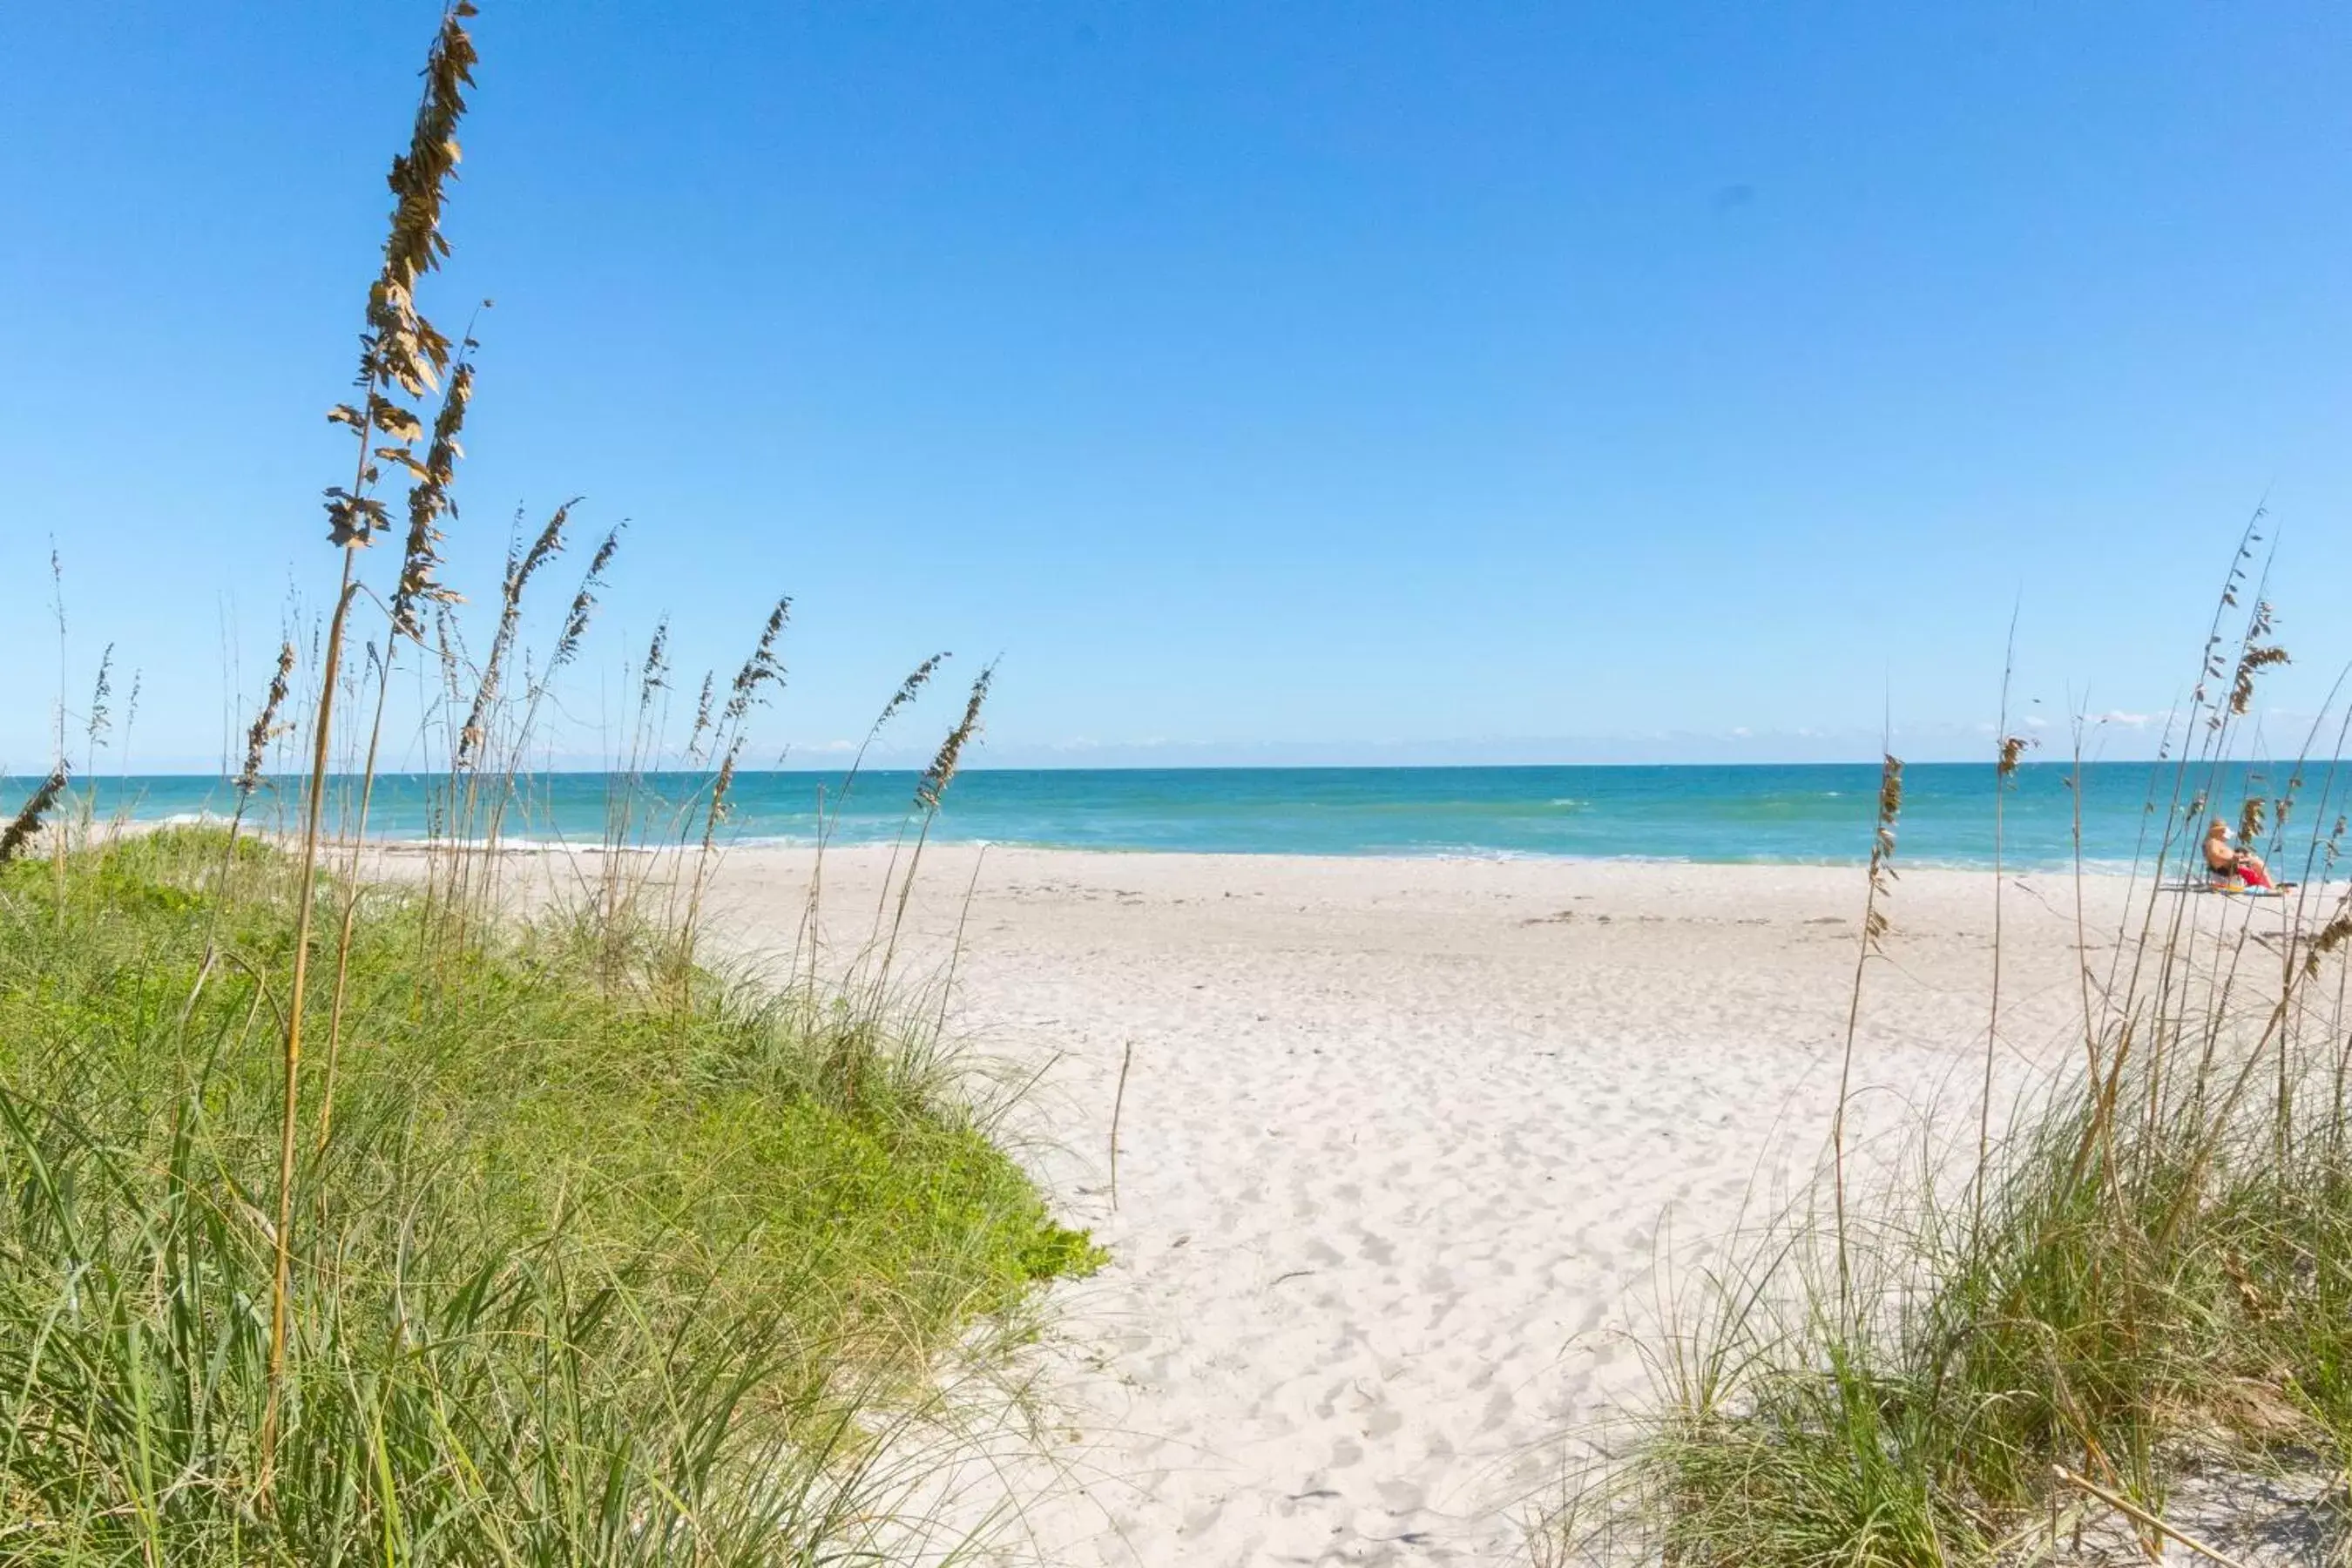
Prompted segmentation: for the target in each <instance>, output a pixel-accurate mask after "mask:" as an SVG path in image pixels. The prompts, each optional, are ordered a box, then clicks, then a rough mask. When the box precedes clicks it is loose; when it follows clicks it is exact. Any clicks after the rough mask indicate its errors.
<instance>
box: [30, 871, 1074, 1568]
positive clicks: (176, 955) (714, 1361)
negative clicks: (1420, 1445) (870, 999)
mask: <svg viewBox="0 0 2352 1568" xmlns="http://www.w3.org/2000/svg"><path fill="white" fill-rule="evenodd" d="M62 866H63V869H64V875H63V876H62V877H60V876H58V875H57V874H56V872H57V867H55V866H53V865H50V864H44V863H40V862H37V861H19V862H18V863H16V864H14V865H11V866H9V867H7V868H5V872H0V1181H4V1182H5V1192H6V1194H8V1201H7V1203H6V1204H5V1205H0V1494H5V1504H0V1516H5V1523H0V1553H5V1555H6V1557H7V1558H8V1560H9V1561H12V1562H38V1563H69V1562H71V1563H83V1562H90V1563H95V1562H142V1561H143V1562H152V1563H205V1562H219V1563H229V1562H239V1563H245V1562H253V1561H277V1562H288V1563H297V1562H299V1563H325V1562H334V1561H346V1560H354V1559H359V1558H365V1559H367V1560H372V1561H379V1562H393V1561H397V1562H402V1563H427V1562H452V1563H503V1562H530V1563H540V1562H545V1563H553V1562H563V1563H585V1562H595V1563H607V1562H609V1563H635V1562H681V1563H731V1562H743V1563H753V1562H756V1563H785V1562H802V1561H809V1562H816V1561H836V1560H854V1559H850V1558H847V1557H843V1556H836V1555H832V1554H836V1553H845V1552H851V1551H854V1550H856V1549H860V1548H861V1546H870V1545H872V1544H873V1543H875V1542H883V1541H887V1540H890V1539H893V1537H892V1535H891V1532H892V1531H900V1532H901V1533H903V1532H904V1531H908V1530H910V1529H917V1528H919V1523H920V1521H910V1520H908V1519H905V1518H901V1517H897V1510H895V1509H894V1504H895V1503H897V1502H898V1501H900V1500H902V1499H903V1498H904V1497H905V1496H907V1495H910V1494H911V1489H912V1488H913V1487H914V1486H915V1485H916V1483H917V1482H918V1481H919V1475H917V1474H913V1473H908V1472H907V1471H905V1470H904V1469H903V1468H898V1469H890V1468H885V1467H886V1465H887V1466H899V1467H903V1466H904V1464H905V1462H906V1461H905V1458H904V1456H905V1453H906V1452H907V1447H906V1445H904V1444H899V1445H898V1446H897V1457H896V1458H891V1457H890V1456H891V1455H892V1452H893V1444H892V1442H891V1440H890V1434H891V1432H892V1431H893V1429H894V1428H895V1427H897V1426H900V1425H902V1424H904V1423H906V1422H908V1421H913V1420H919V1419H921V1418H922V1417H923V1413H924V1412H925V1411H926V1409H927V1407H928V1406H929V1404H930V1403H931V1402H932V1401H933V1400H934V1399H935V1398H936V1396H937V1388H936V1385H935V1383H934V1377H935V1374H936V1373H937V1371H938V1368H939V1367H940V1364H941V1363H942V1362H943V1359H944V1358H946V1357H947V1355H948V1352H950V1350H951V1349H952V1348H953V1347H955V1346H956V1345H957V1344H958V1343H959V1342H960V1341H968V1340H969V1338H970V1336H971V1332H972V1330H973V1328H974V1326H975V1325H978V1324H988V1323H993V1324H995V1325H996V1326H997V1328H998V1329H999V1331H1014V1332H1017V1331H1018V1330H1019V1328H1020V1325H1021V1321H1022V1314H1021V1308H1022V1306H1023V1304H1024V1300H1026V1298H1027V1295H1028V1292H1029V1289H1030V1287H1031V1286H1032V1285H1033V1284H1034V1283H1035V1282H1037V1281H1039V1280H1042V1279H1049V1278H1052V1277H1054V1276H1056V1275H1058V1274H1063V1273H1067V1272H1072V1271H1083V1270H1084V1269H1086V1268H1089V1267H1091V1265H1092V1263H1093V1261H1094V1258H1095V1257H1096V1254H1095V1253H1094V1250H1093V1248H1092V1247H1090V1245H1089V1244H1088V1243H1087V1241H1086V1239H1085V1237H1083V1236H1081V1235H1079V1234H1077V1233H1075V1232H1072V1231H1068V1230H1066V1229H1064V1228H1062V1227H1060V1226H1057V1225H1055V1223H1054V1222H1053V1220H1052V1219H1051V1217H1050V1216H1049V1215H1048V1214H1047V1213H1046V1211H1045V1205H1044V1204H1043V1203H1042V1201H1041V1199H1040V1197H1039V1195H1038V1194H1037V1193H1036V1191H1035V1189H1034V1187H1033V1186H1032V1185H1031V1184H1030V1183H1029V1181H1028V1180H1027V1178H1026V1177H1025V1176H1024V1174H1023V1173H1021V1172H1020V1171H1019V1170H1018V1169H1017V1168H1016V1167H1015V1166H1014V1165H1013V1163H1011V1162H1010V1160H1008V1159H1007V1158H1006V1156H1005V1155H1004V1154H1003V1153H1002V1152H999V1151H998V1150H997V1149H996V1148H995V1147H994V1146H992V1144H991V1142H989V1140H988V1138H987V1136H986V1134H985V1131H984V1129H983V1128H982V1126H981V1125H979V1124H978V1123H977V1122H976V1121H974V1119H973V1118H972V1116H971V1114H970V1113H968V1112H967V1111H966V1110H963V1109H962V1108H961V1105H960V1103H959V1101H958V1100H957V1099H956V1097H955V1094H954V1091H953V1087H952V1083H951V1081H950V1079H948V1078H947V1077H945V1076H943V1068H941V1067H940V1060H939V1056H938V1053H937V1052H936V1051H935V1050H933V1049H931V1048H930V1047H929V1042H927V1041H925V1040H923V1039H921V1038H919V1037H918V1036H917V1035H915V1034H913V1033H910V1031H919V1030H920V1029H922V1028H923V1025H922V1023H921V1021H920V1017H919V1016H892V1015H890V1014H888V1013H887V1012H873V1011H866V1012H856V1011H852V1010H851V1009H850V1008H848V1007H847V1006H846V1005H839V1004H832V1003H824V1004H820V1005H817V1006H815V1007H814V1008H812V1007H810V1006H808V1005H806V1004H805V1003H804V1002H803V1001H802V1000H799V999H797V998H798V997H799V996H800V995H801V994H800V993H796V992H790V991H787V992H782V993H773V994H771V993H767V992H763V991H761V990H759V989H757V988H753V987H747V986H743V985H740V984H729V983H728V982H726V981H725V980H724V979H722V978H721V977H720V976H719V975H718V974H716V973H711V972H709V971H708V970H704V969H699V968H698V969H697V970H696V971H695V972H694V973H693V974H692V978H691V984H690V988H689V991H688V995H687V997H686V999H685V1001H684V1004H683V1005H681V1004H680V1001H679V998H678V995H677V984H676V976H675V973H673V972H672V971H671V970H670V969H669V968H667V967H666V966H664V967H656V966H655V965H654V963H653V960H654V954H653V952H652V950H651V948H650V947H649V948H648V949H647V950H646V952H647V958H648V966H647V967H646V969H644V970H641V971H640V972H638V973H634V974H632V973H615V972H614V968H613V966H612V964H611V962H610V957H611V954H610V950H609V947H608V946H604V945H590V944H583V943H582V942H580V940H579V936H580V933H579V931H577V929H576V928H575V927H574V926H573V925H572V923H570V922H569V921H554V920H551V921H545V922H541V923H540V924H538V925H525V924H519V923H511V922H509V923H485V924H483V925H481V926H479V927H478V928H476V932H477V934H476V935H475V936H473V937H472V938H471V939H470V940H469V941H468V942H467V944H466V945H465V946H463V947H462V948H458V949H453V948H452V947H450V946H449V945H448V944H447V943H446V941H439V940H435V941H426V940H423V939H424V938H425V936H426V935H427V932H426V929H425V925H424V923H423V922H424V919H425V900H424V898H423V896H422V894H421V893H420V892H419V891H418V890H416V889H403V888H399V887H369V888H367V889H363V890H362V892H361V894H360V896H359V899H358V908H359V910H360V915H359V918H358V919H357V920H356V921H354V922H353V925H352V939H351V942H350V944H349V962H348V985H347V989H346V998H345V1001H344V1004H343V1006H344V1019H343V1028H344V1032H345V1037H346V1040H347V1044H346V1046H345V1047H344V1051H343V1054H342V1060H341V1089H340V1099H339V1109H338V1113H337V1115H336V1117H335V1120H334V1122H333V1124H332V1127H331V1130H330V1131H329V1132H328V1133H327V1134H326V1136H325V1137H324V1138H323V1140H320V1141H316V1142H314V1141H312V1140H311V1139H309V1138H306V1139H304V1140H302V1141H301V1142H300V1144H299V1150H298V1169H297V1172H296V1190H297V1192H298V1193H299V1199H300V1201H299V1204H298V1205H297V1214H296V1223H297V1232H296V1236H295V1237H294V1238H293V1245H292V1247H291V1253H292V1257H293V1258H294V1269H293V1277H294V1289H292V1291H291V1292H290V1295H289V1301H290V1321H289V1331H288V1352H287V1357H286V1367H287V1372H286V1380H287V1381H286V1388H285V1394H284V1402H285V1415H284V1417H283V1421H282V1426H281V1428H280V1431H279V1432H278V1434H276V1435H275V1436H276V1437H277V1441H278V1451H277V1453H276V1454H275V1455H274V1456H273V1455H270V1454H268V1453H267V1452H265V1450H264V1448H263V1447H262V1443H261V1436H262V1430H263V1423H264V1419H265V1415H266V1410H267V1407H268V1392H269V1383H270V1379H269V1361H270V1358H269V1354H268V1350H269V1325H270V1298H271V1289H272V1274H273V1270H274V1263H275V1245H274V1244H275V1240H276V1237H275V1236H274V1235H273V1230H272V1217H271V1214H270V1210H271V1208H272V1201H271V1200H272V1198H273V1197H274V1167H275V1163H276V1160H277V1155H278V1131H279V1124H280V1107H279V1103H278V1065H279V1064H278V1061H277V1054H276V1052H275V1050H274V1049H273V1041H274V1040H275V1039H276V1037H277V1036H278V1031H279V1029H280V1028H281V1026H282V1020H280V1019H279V1018H278V1016H277V1014H278V1010H279V1009H281V1008H283V1007H284V1006H285V1005H287V991H286V987H285V984H284V975H285V973H286V972H287V969H288V966H289V945H290V943H291V942H292V940H293V930H294V921H295V910H296V905H297V903H298V889H297V888H296V886H295V880H294V879H295V878H296V877H297V876H299V870H298V868H297V867H296V865H295V863H294V862H293V860H292V858H291V857H290V856H289V855H287V854H285V853H282V852H281V851H279V850H277V849H275V848H271V847H264V846H260V845H257V844H256V843H254V842H253V841H252V840H250V839H247V840H243V841H240V842H238V843H236V846H235V847H234V849H233V850H232V849H231V847H230V841H229V839H228V837H227V835H226V833H225V832H222V831H219V830H191V829H167V830H163V831H160V832H156V833H152V834H142V835H137V836H131V837H121V838H119V839H114V840H110V841H109V840H103V839H102V840H100V841H99V842H95V843H91V844H89V845H88V846H86V847H81V848H79V849H76V850H73V851H71V852H68V853H65V854H63V856H62ZM333 890H334V889H330V892H332V891H333ZM310 1006H311V1007H312V1009H313V1010H314V1012H316V1013H318V1014H319V1015H320V1020H321V1026H323V1024H322V1019H323V1015H324V1012H325V1010H326V1007H327V1006H328V998H327V997H326V996H325V995H324V994H314V995H313V996H312V997H311V999H310ZM853 1057H854V1058H856V1059H858V1060H859V1061H861V1062H863V1063H864V1064H866V1070H863V1071H861V1072H859V1073H858V1074H857V1075H856V1079H855V1083H856V1089H855V1095H854V1098H853V1097H851V1096H850V1095H849V1094H847V1093H846V1092H845V1085H846V1084H847V1083H848V1081H849V1080H848V1079H846V1078H845V1075H844V1072H843V1068H842V1064H843V1063H844V1061H845V1060H846V1059H849V1058H853ZM265 1465H267V1466H268V1467H269V1469H270V1471H271V1472H272V1474H271V1484H270V1486H269V1487H268V1489H267V1491H266V1493H265V1492H264V1490H263V1489H261V1488H260V1486H259V1481H260V1479H261V1477H262V1474H263V1469H264V1466H265Z"/></svg>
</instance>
